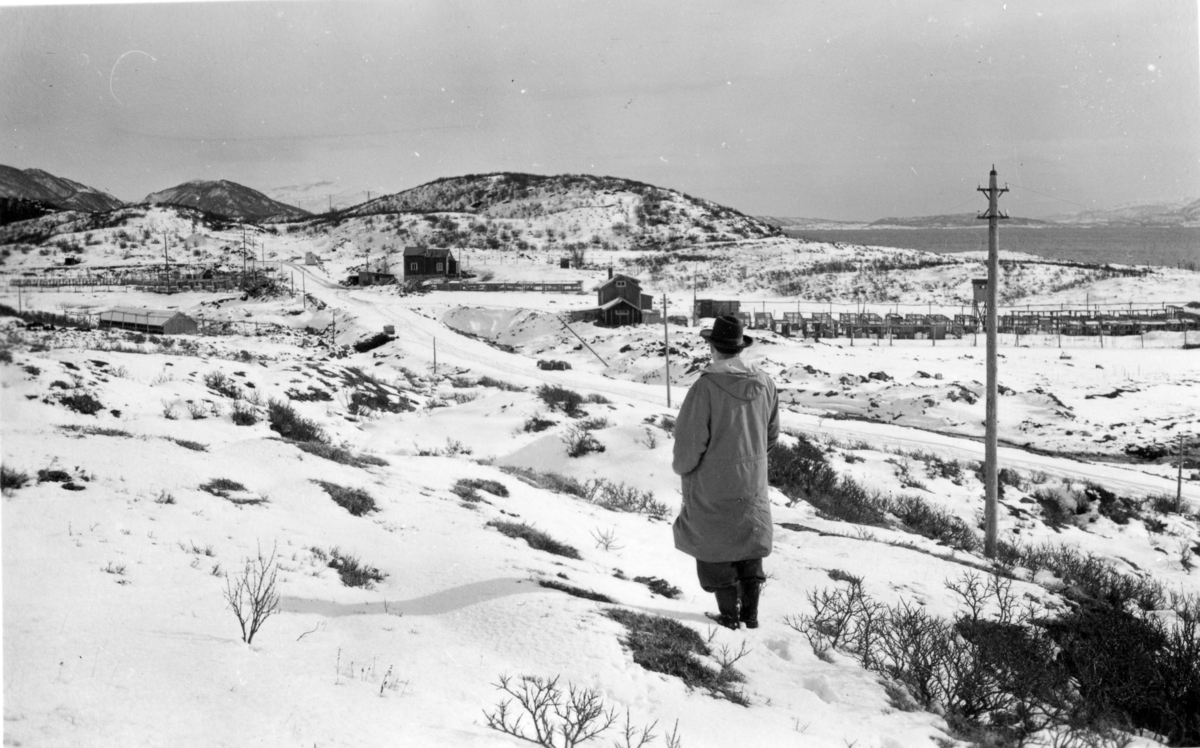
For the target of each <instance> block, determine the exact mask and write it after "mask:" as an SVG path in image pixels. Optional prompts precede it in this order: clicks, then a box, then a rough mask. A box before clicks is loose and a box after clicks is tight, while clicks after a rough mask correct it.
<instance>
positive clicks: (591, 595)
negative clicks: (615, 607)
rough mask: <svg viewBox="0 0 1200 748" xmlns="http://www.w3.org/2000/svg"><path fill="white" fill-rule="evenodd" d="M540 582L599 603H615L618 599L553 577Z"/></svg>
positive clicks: (548, 586)
mask: <svg viewBox="0 0 1200 748" xmlns="http://www.w3.org/2000/svg"><path fill="white" fill-rule="evenodd" d="M538 584H539V585H541V586H542V587H546V588H548V589H552V590H558V591H559V592H565V593H567V594H568V595H571V596H572V597H579V598H582V599H584V600H591V601H593V602H597V603H615V602H616V600H613V599H612V598H611V597H609V596H608V595H603V594H601V593H599V592H593V591H591V590H585V589H582V588H580V587H572V586H571V585H569V584H563V583H562V582H556V581H554V580H553V579H539V580H538Z"/></svg>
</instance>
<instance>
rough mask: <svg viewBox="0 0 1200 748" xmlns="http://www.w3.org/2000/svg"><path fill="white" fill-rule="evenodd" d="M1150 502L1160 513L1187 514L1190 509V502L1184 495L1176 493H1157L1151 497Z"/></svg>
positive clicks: (1152, 507) (1151, 506)
mask: <svg viewBox="0 0 1200 748" xmlns="http://www.w3.org/2000/svg"><path fill="white" fill-rule="evenodd" d="M1148 503H1149V504H1150V508H1151V509H1153V510H1154V511H1155V512H1158V513H1159V514H1186V513H1187V510H1188V504H1187V502H1186V501H1184V500H1183V497H1182V496H1176V495H1175V494H1169V493H1160V494H1156V495H1154V496H1151V497H1150V498H1149V500H1148Z"/></svg>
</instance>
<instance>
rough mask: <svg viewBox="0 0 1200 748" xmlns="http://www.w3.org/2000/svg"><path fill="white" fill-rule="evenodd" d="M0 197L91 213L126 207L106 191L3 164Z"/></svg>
mask: <svg viewBox="0 0 1200 748" xmlns="http://www.w3.org/2000/svg"><path fill="white" fill-rule="evenodd" d="M0 197H11V198H20V199H23V200H29V201H33V202H38V203H46V204H48V205H52V206H54V207H56V208H60V209H64V210H86V211H92V212H98V211H105V210H113V209H114V208H119V207H121V206H122V205H124V204H125V203H124V202H122V201H121V200H118V199H117V198H115V197H113V196H112V195H110V194H108V193H107V192H104V191H102V190H98V189H96V188H95V187H89V186H88V185H86V184H81V183H79V182H76V181H73V180H71V179H65V178H63V177H58V176H55V175H53V174H51V173H50V172H48V171H44V170H42V169H17V168H14V167H12V166H5V165H3V164H0Z"/></svg>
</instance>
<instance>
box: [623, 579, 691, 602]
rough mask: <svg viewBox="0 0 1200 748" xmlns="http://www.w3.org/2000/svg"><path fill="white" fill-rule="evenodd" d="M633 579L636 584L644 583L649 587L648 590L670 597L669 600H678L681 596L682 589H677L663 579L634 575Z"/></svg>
mask: <svg viewBox="0 0 1200 748" xmlns="http://www.w3.org/2000/svg"><path fill="white" fill-rule="evenodd" d="M633 581H635V582H637V583H638V584H644V585H646V586H647V587H649V588H650V591H651V592H653V593H654V594H656V595H662V596H663V597H666V598H670V599H671V600H678V599H679V598H680V597H682V596H683V590H681V589H679V588H678V587H676V586H675V585H673V584H671V583H670V582H668V581H667V580H665V579H659V578H658V577H634V578H633Z"/></svg>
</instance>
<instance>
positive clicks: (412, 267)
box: [408, 262, 417, 273]
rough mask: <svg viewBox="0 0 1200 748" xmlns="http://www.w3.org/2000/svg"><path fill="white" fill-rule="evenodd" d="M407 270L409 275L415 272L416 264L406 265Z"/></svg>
mask: <svg viewBox="0 0 1200 748" xmlns="http://www.w3.org/2000/svg"><path fill="white" fill-rule="evenodd" d="M408 270H409V272H411V273H415V272H417V263H415V262H410V263H408Z"/></svg>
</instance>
